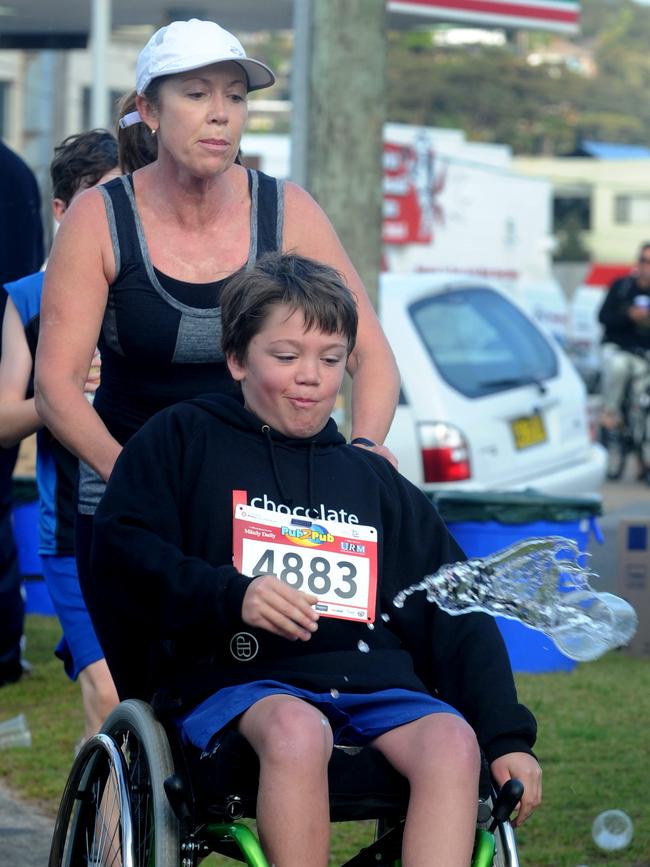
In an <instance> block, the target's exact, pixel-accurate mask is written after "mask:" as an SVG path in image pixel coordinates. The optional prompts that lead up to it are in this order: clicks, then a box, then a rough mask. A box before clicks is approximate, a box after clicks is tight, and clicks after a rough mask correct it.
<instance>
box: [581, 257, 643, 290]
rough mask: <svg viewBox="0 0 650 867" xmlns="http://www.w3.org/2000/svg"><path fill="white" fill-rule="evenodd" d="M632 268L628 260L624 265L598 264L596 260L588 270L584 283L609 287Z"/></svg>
mask: <svg viewBox="0 0 650 867" xmlns="http://www.w3.org/2000/svg"><path fill="white" fill-rule="evenodd" d="M631 270H632V267H631V265H630V263H629V262H626V263H625V264H624V265H617V264H598V263H597V262H596V263H595V264H593V265H592V266H591V268H590V269H589V271H588V272H587V276H586V277H585V279H584V283H585V285H586V286H604V287H607V286H609V285H610V284H611V283H613V282H614V280H616V279H618V277H625V275H626V274H629V273H630V271H631Z"/></svg>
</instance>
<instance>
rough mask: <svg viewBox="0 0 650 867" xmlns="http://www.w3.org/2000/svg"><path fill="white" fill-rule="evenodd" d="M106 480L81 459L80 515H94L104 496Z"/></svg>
mask: <svg viewBox="0 0 650 867" xmlns="http://www.w3.org/2000/svg"><path fill="white" fill-rule="evenodd" d="M105 490H106V482H105V481H104V480H103V479H102V477H101V476H100V475H99V473H97V472H95V470H93V468H92V467H89V466H88V464H86V463H84V462H83V461H81V460H80V461H79V500H78V502H77V511H78V512H79V514H80V515H94V514H95V512H96V510H97V506H98V505H99V501H100V500H101V498H102V497H103V496H104V491H105Z"/></svg>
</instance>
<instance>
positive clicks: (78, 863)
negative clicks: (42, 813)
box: [48, 735, 133, 867]
mask: <svg viewBox="0 0 650 867" xmlns="http://www.w3.org/2000/svg"><path fill="white" fill-rule="evenodd" d="M126 779H127V773H126V766H125V763H124V760H123V757H122V754H121V753H120V751H119V750H118V749H117V747H116V745H115V743H114V742H113V741H112V740H111V739H110V738H108V737H106V736H105V735H97V736H96V737H94V738H91V739H90V740H89V741H88V742H87V743H85V744H84V746H83V747H82V748H81V750H80V752H79V755H78V756H77V758H76V759H75V762H74V764H73V766H72V770H71V771H70V775H69V777H68V781H67V783H66V786H65V789H64V792H63V797H62V799H61V805H60V807H59V813H58V815H57V819H56V824H55V827H54V834H53V836H52V846H51V849H50V858H49V861H48V864H49V867H91V865H100V864H101V865H103V864H120V865H123V867H127V865H132V864H133V859H132V857H131V853H132V837H131V821H130V810H129V797H128V789H127V786H126Z"/></svg>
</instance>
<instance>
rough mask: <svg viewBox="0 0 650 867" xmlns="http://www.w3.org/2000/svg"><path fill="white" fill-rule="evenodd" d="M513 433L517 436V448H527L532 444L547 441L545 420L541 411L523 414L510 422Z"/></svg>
mask: <svg viewBox="0 0 650 867" xmlns="http://www.w3.org/2000/svg"><path fill="white" fill-rule="evenodd" d="M510 427H511V428H512V435H513V437H514V438H515V448H517V449H527V448H530V446H536V445H539V443H543V442H546V429H545V428H544V420H543V419H542V417H541V415H540V414H539V413H535V414H534V415H527V416H522V417H521V418H516V419H513V421H511V422H510Z"/></svg>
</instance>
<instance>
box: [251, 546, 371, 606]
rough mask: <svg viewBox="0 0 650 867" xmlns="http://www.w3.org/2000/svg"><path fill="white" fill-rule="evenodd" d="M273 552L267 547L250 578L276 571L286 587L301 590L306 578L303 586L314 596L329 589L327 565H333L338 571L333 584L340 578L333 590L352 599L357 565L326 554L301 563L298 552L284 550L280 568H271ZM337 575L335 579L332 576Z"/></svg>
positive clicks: (329, 567)
mask: <svg viewBox="0 0 650 867" xmlns="http://www.w3.org/2000/svg"><path fill="white" fill-rule="evenodd" d="M275 555H276V552H275V551H274V550H273V549H272V548H267V549H266V550H265V551H264V553H263V554H262V556H261V557H260V558H259V560H258V561H257V563H256V564H255V565H254V566H253V570H252V571H253V578H256V577H257V576H258V575H277V576H278V578H279V579H280V581H284V583H285V584H288V585H289V587H293V588H294V589H295V590H301V589H302V588H303V585H304V584H305V582H306V589H308V590H309V592H310V593H313V594H314V595H316V596H326V595H327V594H328V593H329V592H330V590H331V589H332V576H331V568H332V565H335V566H336V568H337V570H338V572H339V574H338V576H335V578H334V580H335V584H338V583H339V582H341V583H342V584H343V585H344V586H342V587H338V586H335V587H334V593H335V595H336V596H338V597H339V598H340V599H352V597H353V596H354V595H355V593H356V592H357V583H356V581H355V580H354V579H355V577H356V574H357V568H356V566H355V565H354V563H350V562H349V560H339V561H337V562H336V563H334V564H332V563H330V561H329V560H328V559H327V558H326V557H311V558H309V560H308V562H307V563H305V561H304V559H303V558H302V557H301V556H300V554H296V553H295V552H293V551H287V553H286V554H284V555H283V556H282V561H281V562H282V569H280V571H279V572H276V570H275ZM336 577H338V579H339V581H337V580H336Z"/></svg>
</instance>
